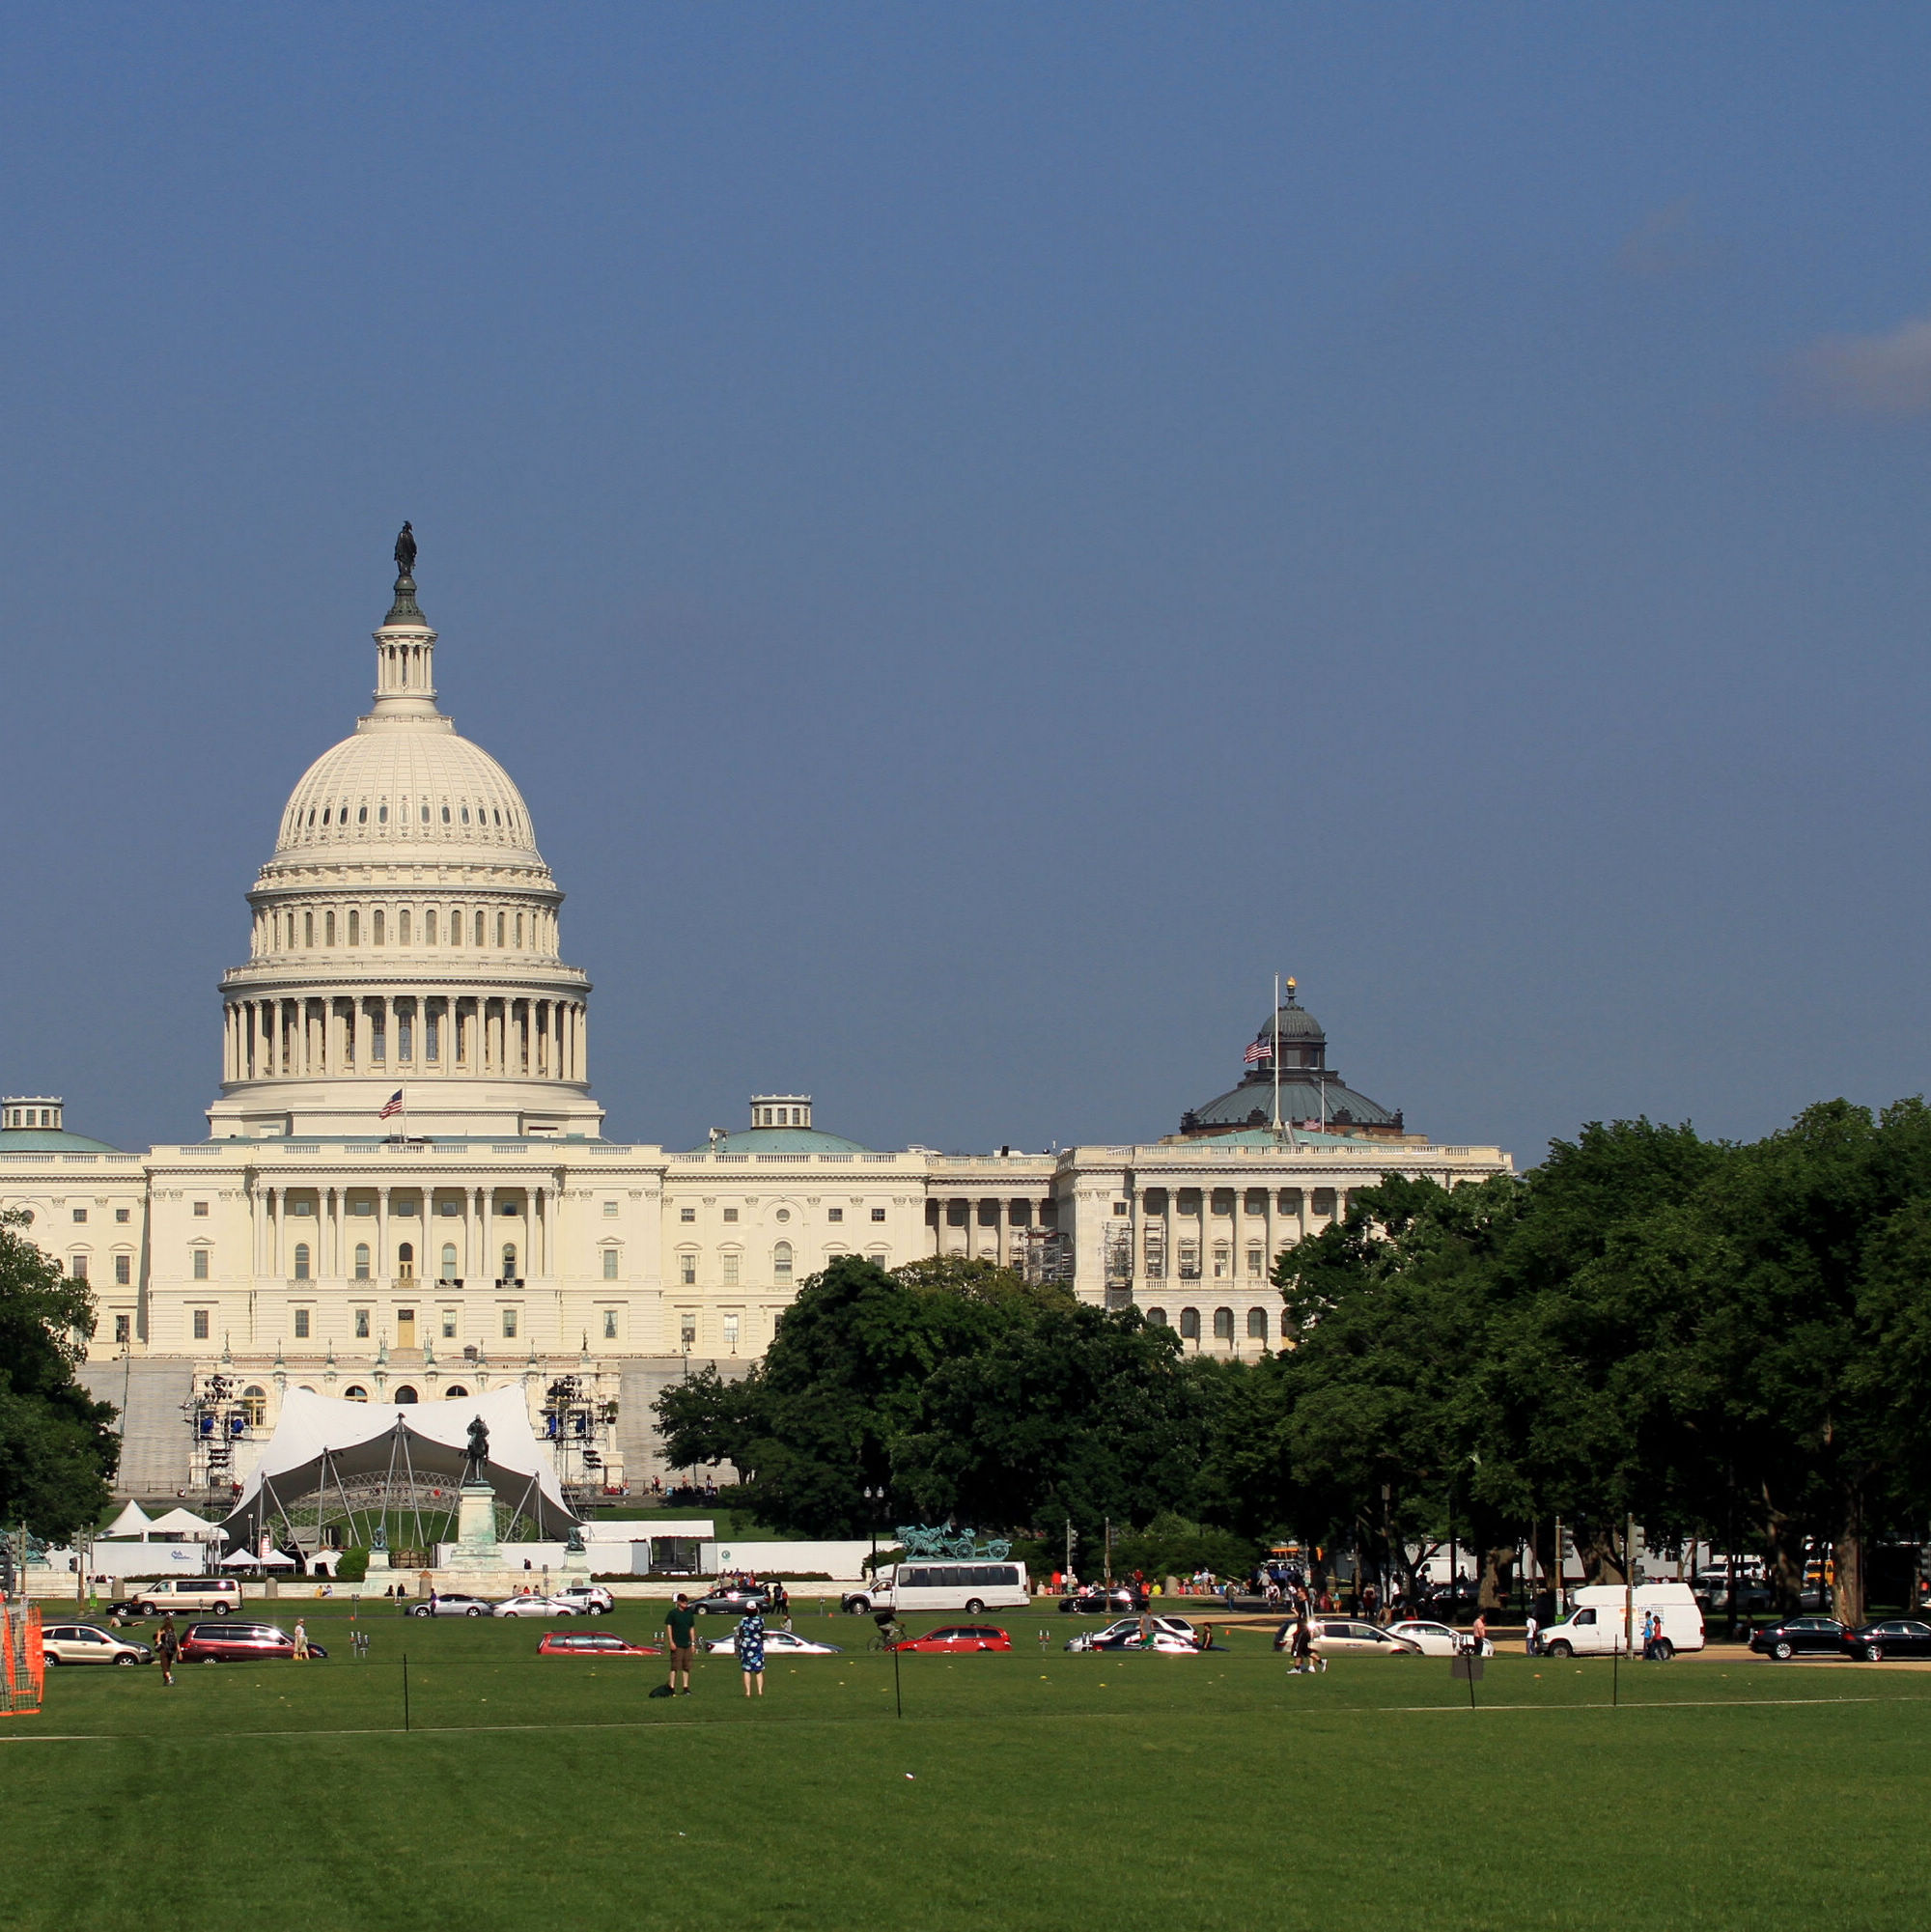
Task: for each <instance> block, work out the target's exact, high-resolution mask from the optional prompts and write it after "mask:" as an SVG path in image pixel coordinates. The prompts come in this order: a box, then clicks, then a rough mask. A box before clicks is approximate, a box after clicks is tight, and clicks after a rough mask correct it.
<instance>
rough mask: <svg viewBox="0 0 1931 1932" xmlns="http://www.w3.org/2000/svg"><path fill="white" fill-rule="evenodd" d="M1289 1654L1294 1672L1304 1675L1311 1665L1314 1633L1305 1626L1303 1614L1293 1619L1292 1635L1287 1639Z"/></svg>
mask: <svg viewBox="0 0 1931 1932" xmlns="http://www.w3.org/2000/svg"><path fill="white" fill-rule="evenodd" d="M1288 1650H1289V1654H1290V1655H1291V1656H1292V1657H1293V1659H1294V1674H1295V1675H1296V1676H1297V1677H1304V1676H1305V1675H1306V1674H1307V1672H1308V1670H1309V1669H1310V1668H1311V1667H1312V1664H1313V1657H1314V1635H1313V1633H1312V1632H1311V1631H1310V1630H1309V1629H1308V1627H1307V1618H1306V1616H1305V1615H1301V1616H1298V1617H1296V1618H1295V1620H1294V1636H1293V1637H1292V1638H1290V1639H1289V1643H1288Z"/></svg>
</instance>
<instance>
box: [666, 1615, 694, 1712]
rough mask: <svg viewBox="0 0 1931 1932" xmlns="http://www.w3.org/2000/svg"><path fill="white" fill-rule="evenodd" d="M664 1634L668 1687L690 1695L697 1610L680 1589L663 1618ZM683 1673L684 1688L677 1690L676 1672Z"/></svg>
mask: <svg viewBox="0 0 1931 1932" xmlns="http://www.w3.org/2000/svg"><path fill="white" fill-rule="evenodd" d="M664 1634H665V1635H666V1636H667V1637H668V1638H670V1688H671V1690H672V1691H673V1692H674V1693H678V1694H680V1695H683V1696H686V1697H687V1696H689V1695H690V1654H691V1652H692V1650H693V1649H695V1647H696V1644H697V1612H696V1611H695V1610H692V1609H691V1607H690V1599H689V1598H688V1597H687V1596H686V1595H685V1593H684V1592H683V1591H682V1590H680V1591H678V1593H677V1602H676V1603H674V1604H672V1605H671V1607H670V1613H669V1614H668V1615H667V1616H666V1617H665V1618H664ZM680 1671H682V1672H683V1673H684V1688H683V1690H682V1692H678V1682H677V1679H678V1673H679V1672H680Z"/></svg>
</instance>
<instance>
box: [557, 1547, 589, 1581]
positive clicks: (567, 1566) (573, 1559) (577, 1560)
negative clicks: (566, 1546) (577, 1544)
mask: <svg viewBox="0 0 1931 1932" xmlns="http://www.w3.org/2000/svg"><path fill="white" fill-rule="evenodd" d="M563 1574H564V1575H565V1576H566V1577H587V1576H588V1575H589V1574H590V1553H589V1551H587V1550H566V1551H565V1552H564V1553H563Z"/></svg>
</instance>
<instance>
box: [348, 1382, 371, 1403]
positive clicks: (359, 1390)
mask: <svg viewBox="0 0 1931 1932" xmlns="http://www.w3.org/2000/svg"><path fill="white" fill-rule="evenodd" d="M342 1396H343V1400H344V1401H346V1402H367V1401H368V1399H369V1391H368V1390H367V1389H366V1388H364V1387H363V1386H362V1385H361V1384H360V1383H359V1382H351V1383H350V1385H349V1386H348V1387H347V1388H345V1389H344V1390H343V1391H342Z"/></svg>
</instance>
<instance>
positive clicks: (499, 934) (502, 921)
mask: <svg viewBox="0 0 1931 1932" xmlns="http://www.w3.org/2000/svg"><path fill="white" fill-rule="evenodd" d="M508 926H509V919H508V917H507V915H506V914H504V913H502V912H498V913H497V914H496V943H497V945H498V946H501V945H502V943H503V934H504V932H505V931H506V930H507V929H508Z"/></svg>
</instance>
